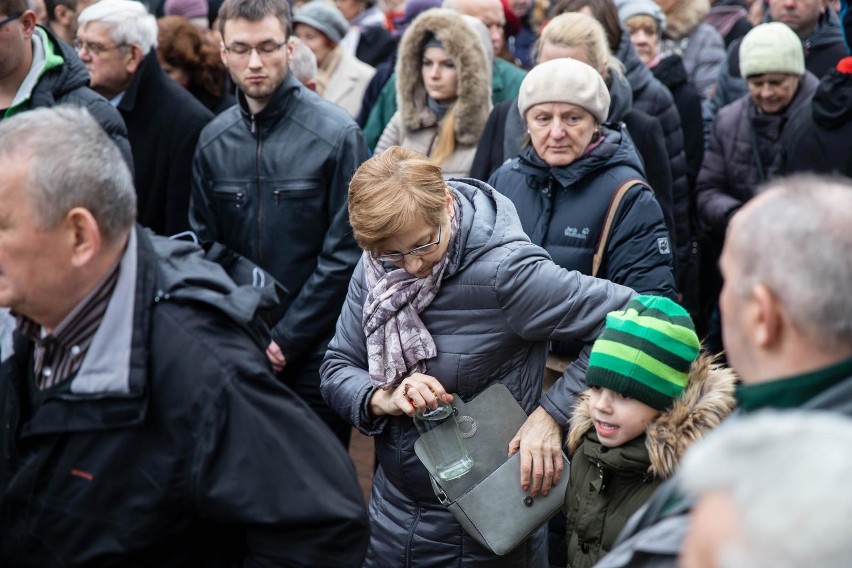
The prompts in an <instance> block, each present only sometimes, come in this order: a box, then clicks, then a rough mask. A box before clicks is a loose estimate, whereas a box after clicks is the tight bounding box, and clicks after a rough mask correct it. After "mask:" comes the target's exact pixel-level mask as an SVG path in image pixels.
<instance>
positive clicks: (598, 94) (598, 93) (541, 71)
mask: <svg viewBox="0 0 852 568" xmlns="http://www.w3.org/2000/svg"><path fill="white" fill-rule="evenodd" d="M540 103H569V104H572V105H576V106H578V107H582V108H584V109H586V110H587V111H589V112H590V113H592V115H593V116H594V117H595V120H596V121H597V122H598V124H600V123H602V122H605V121H606V117H607V116H608V115H609V90H608V89H607V88H606V83H604V80H603V78H601V75H600V73H598V72H597V71H595V70H594V69H593V68H592V67H590V66H588V65H586V64H585V63H582V62H580V61H577V60H576V59H567V58H566V59H551V60H550V61H548V62H546V63H541V64H539V65H536V66H535V67H533V69H532V71H530V72H529V73H527V76H526V77H524V81H523V83H521V89H520V92H519V93H518V110H520V111H521V116H525V115H526V113H527V111H528V110H529V109H530V107H531V106H533V105H537V104H540Z"/></svg>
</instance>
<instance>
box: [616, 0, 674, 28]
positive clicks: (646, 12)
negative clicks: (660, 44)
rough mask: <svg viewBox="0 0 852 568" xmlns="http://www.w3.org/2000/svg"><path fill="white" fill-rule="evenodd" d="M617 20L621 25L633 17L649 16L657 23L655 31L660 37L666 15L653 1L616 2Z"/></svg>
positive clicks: (631, 0)
mask: <svg viewBox="0 0 852 568" xmlns="http://www.w3.org/2000/svg"><path fill="white" fill-rule="evenodd" d="M615 5H616V6H618V19H619V20H621V23H622V24H626V23H627V20H629V19H630V18H632V17H633V16H651V17H652V18H654V20H656V21H657V30H658V31H659V33H660V35H662V33H663V32H664V31H666V15H665V13H664V12H663V10H662V8H660V6H659V5H658V4H657V3H656V2H654V0H618V1H617V2H616V3H615Z"/></svg>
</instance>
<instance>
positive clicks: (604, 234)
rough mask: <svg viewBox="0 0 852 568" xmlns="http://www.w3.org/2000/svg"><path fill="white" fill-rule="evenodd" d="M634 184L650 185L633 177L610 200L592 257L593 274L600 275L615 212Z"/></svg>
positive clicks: (619, 187)
mask: <svg viewBox="0 0 852 568" xmlns="http://www.w3.org/2000/svg"><path fill="white" fill-rule="evenodd" d="M634 185H643V186H645V187H649V186H648V184H647V183H645V182H644V181H643V180H641V179H638V178H632V179H629V180H627V181H626V182H624V183H622V184H621V185H620V186H618V189H616V190H615V193H613V194H612V199H611V200H610V202H609V207H608V208H607V211H606V220H605V221H604V226H603V230H602V231H601V236H600V237H598V244H597V246H596V247H595V256H594V257H593V258H592V274H591V275H592V276H597V275H598V271H599V270H600V268H601V263H603V258H604V253H605V252H606V244H607V241H608V240H609V234H610V233H611V232H612V223H613V221H615V212H616V211H618V206H619V205H621V200H622V199H623V198H624V195H625V194H626V193H627V190H628V189H630V188H631V187H633V186H634Z"/></svg>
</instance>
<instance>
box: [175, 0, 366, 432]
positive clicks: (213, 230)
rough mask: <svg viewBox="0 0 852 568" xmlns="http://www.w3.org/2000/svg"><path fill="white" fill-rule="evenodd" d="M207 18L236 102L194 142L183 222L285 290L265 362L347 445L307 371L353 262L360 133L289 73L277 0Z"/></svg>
mask: <svg viewBox="0 0 852 568" xmlns="http://www.w3.org/2000/svg"><path fill="white" fill-rule="evenodd" d="M219 19H220V22H221V24H220V31H221V33H222V37H223V43H222V59H223V61H224V62H225V65H227V67H228V69H229V71H230V73H231V77H232V78H233V80H234V82H235V83H236V85H237V87H238V92H237V101H238V102H237V105H235V106H234V107H232V108H230V109H228V110H227V111H225V112H223V113H222V114H220V115H219V116H218V117H216V118H215V119H214V120H213V122H211V123H210V124H209V125H208V126H207V127H205V128H204V130H203V131H202V133H201V136H200V138H199V141H198V147H197V149H196V153H195V158H194V163H193V184H192V185H193V186H192V195H191V200H190V213H189V217H190V224H191V225H192V228H193V230H194V231H195V232H196V233H197V234H198V236H199V238H200V239H201V240H202V241H203V242H211V241H217V242H220V243H222V244H224V245H225V246H226V247H228V248H229V249H231V250H233V251H234V252H237V253H239V254H241V255H243V256H245V257H247V258H249V259H250V260H252V261H254V262H255V263H256V264H258V265H259V266H261V267H262V268H264V269H266V270H267V271H268V272H269V273H271V274H272V275H273V276H274V277H275V278H277V279H278V280H279V281H280V282H281V283H282V284H283V285H284V286H285V287H286V288H287V289H288V290H289V292H290V295H289V297H288V299H287V300H285V306H284V307H285V309H286V311H285V313H284V316H283V318H282V319H281V321H279V322H278V324H277V325H276V326H275V328H274V329H273V330H272V342H271V343H270V345H269V349H268V350H267V355H268V357H269V360H270V362H271V363H272V366H273V368H274V369H275V370H276V371H277V372H279V373H280V374H281V376H282V378H283V379H284V381H285V382H286V383H287V384H289V385H290V386H291V387H292V388H293V389H294V390H295V391H296V392H297V393H298V394H299V395H301V396H302V397H303V398H304V399H305V400H306V401H307V402H308V404H309V405H310V406H311V408H313V409H314V410H315V411H316V412H317V413H318V414H320V416H321V417H322V418H323V419H324V420H325V422H326V423H327V424H329V426H330V427H332V429H333V430H335V432H336V433H337V435H338V437H339V438H340V439H341V440H342V441H343V442H344V443H347V442H348V437H349V432H350V431H351V428H350V427H349V426H348V425H346V423H345V422H343V421H342V420H341V419H340V418H339V417H337V416H336V415H335V414H334V413H333V412H332V411H331V410H330V409H328V407H327V406H326V404H325V402H324V401H323V399H322V396H321V395H320V392H319V365H320V363H321V362H322V357H323V355H324V353H325V349H326V346H327V344H328V341H329V340H330V339H331V336H332V335H333V333H334V325H335V323H336V321H337V316H338V314H339V313H340V308H341V306H342V305H343V300H344V298H345V296H346V290H347V288H348V285H349V278H350V276H351V273H352V270H353V268H354V267H355V264H356V262H357V261H358V259H359V258H360V251H359V249H358V247H357V245H356V244H355V240H354V239H353V237H352V230H351V228H350V227H349V220H348V215H347V209H346V194H347V190H348V185H349V178H350V177H351V175H352V174H353V173H354V171H355V170H356V169H357V168H358V166H359V165H360V164H361V162H363V161H364V160H365V159H366V158H367V147H366V144H365V142H364V137H363V135H362V134H361V131H360V129H359V128H358V125H357V124H355V122H354V121H353V120H352V119H351V118H350V117H349V116H348V115H347V114H346V112H345V111H343V109H341V108H339V107H337V106H335V105H333V104H331V103H329V102H327V101H324V100H322V99H321V98H320V97H319V96H317V95H316V94H315V93H313V92H311V91H309V90H307V89H305V88H304V87H303V86H302V85H301V83H299V81H298V80H297V79H296V78H295V77H294V76H293V74H292V73H290V71H289V69H288V60H289V57H290V55H291V54H292V47H291V44H290V43H288V41H287V40H288V36H289V33H290V28H291V21H290V10H289V7H288V5H287V3H286V2H277V1H275V0H227V1H226V2H225V3H224V4H223V5H222V8H221V10H220V12H219Z"/></svg>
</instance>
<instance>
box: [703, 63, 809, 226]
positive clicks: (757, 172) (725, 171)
mask: <svg viewBox="0 0 852 568" xmlns="http://www.w3.org/2000/svg"><path fill="white" fill-rule="evenodd" d="M818 84H819V81H817V79H816V77H814V76H813V75H811V74H810V73H808V72H805V74H804V75H803V76H802V80H801V82H800V83H799V88H798V90H797V91H796V94H795V95H794V96H793V100H792V101H790V104H789V105H788V106H787V108H786V109H785V110H784V111H783V112H781V113H779V114H775V115H767V114H763V113H761V112H760V111H759V110H758V108H757V107H756V106H755V104H754V101H753V100H752V98H751V95H745V96H744V97H742V98H741V99H739V100H738V101H736V102H734V103H733V104H730V105H728V106H726V107H725V108H723V109H722V110H721V111H719V116H718V117H717V118H716V123H715V124H714V125H713V136H712V137H711V138H710V144H709V145H708V147H707V151H706V152H705V153H704V162H703V163H702V164H701V171H700V172H699V174H698V182H697V184H696V188H695V192H696V202H697V205H698V214H699V218H700V219H701V221H702V222H703V223H704V224H705V225H706V226H707V227H708V228H710V229H711V230H713V231H714V232H716V233H717V234H720V235H724V233H725V230H726V229H727V227H728V220H729V219H730V217H731V215H733V213H734V212H735V211H736V210H737V209H739V208H740V207H741V206H742V205H743V203H745V202H746V201H748V200H749V199H751V198H752V197H754V195H755V192H756V190H757V187H758V185H759V184H760V183H762V182H763V181H765V179H766V178H767V175H768V172H769V168H770V167H771V166H772V163H773V161H774V160H775V156H776V155H777V154H778V147H779V144H780V141H781V135H782V133H783V131H784V128H785V126H786V124H787V121H788V120H789V119H790V116H792V115H793V113H795V112H796V110H797V109H799V108H800V107H802V106H805V105H807V104H808V103H809V102H810V100H811V97H812V96H813V94H814V91H816V87H817V85H818ZM752 133H754V136H755V137H754V138H753V136H752ZM755 144H756V145H757V154H759V156H760V163H758V161H757V158H756V157H755Z"/></svg>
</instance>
